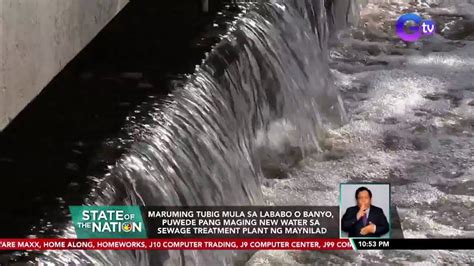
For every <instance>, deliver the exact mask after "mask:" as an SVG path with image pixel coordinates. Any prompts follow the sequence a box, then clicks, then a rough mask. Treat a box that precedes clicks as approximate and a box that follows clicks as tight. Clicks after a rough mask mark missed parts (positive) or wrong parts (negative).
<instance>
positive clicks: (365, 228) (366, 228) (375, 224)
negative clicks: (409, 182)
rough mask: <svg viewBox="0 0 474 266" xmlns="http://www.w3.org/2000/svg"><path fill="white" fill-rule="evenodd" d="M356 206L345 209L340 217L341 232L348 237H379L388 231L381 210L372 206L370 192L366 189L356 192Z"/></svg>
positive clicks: (362, 188)
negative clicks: (345, 233)
mask: <svg viewBox="0 0 474 266" xmlns="http://www.w3.org/2000/svg"><path fill="white" fill-rule="evenodd" d="M355 197H356V200H357V206H353V207H349V208H347V210H346V212H345V213H344V215H343V216H342V222H341V227H342V231H344V232H347V233H348V235H349V237H380V236H382V235H384V234H386V233H387V232H388V231H389V224H388V222H387V217H385V214H384V213H383V210H382V209H381V208H379V207H377V206H374V205H372V192H371V191H370V190H369V189H368V188H366V187H360V188H358V189H357V190H356V193H355Z"/></svg>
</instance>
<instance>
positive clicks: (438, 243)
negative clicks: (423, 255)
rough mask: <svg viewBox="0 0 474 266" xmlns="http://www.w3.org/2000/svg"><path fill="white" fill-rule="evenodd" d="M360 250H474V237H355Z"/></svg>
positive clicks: (354, 240)
mask: <svg viewBox="0 0 474 266" xmlns="http://www.w3.org/2000/svg"><path fill="white" fill-rule="evenodd" d="M352 241H353V243H354V244H355V246H356V248H357V249H358V250H369V249H397V250H409V249H410V250H427V249H445V250H453V249H466V250H474V239H473V238H446V239H439V238H437V239H432V238H423V239H413V238H405V239H374V238H370V239H361V238H353V239H352Z"/></svg>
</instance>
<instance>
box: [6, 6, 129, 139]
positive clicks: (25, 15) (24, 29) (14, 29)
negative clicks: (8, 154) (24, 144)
mask: <svg viewBox="0 0 474 266" xmlns="http://www.w3.org/2000/svg"><path fill="white" fill-rule="evenodd" d="M127 3H128V0H100V1H94V0H0V131H1V130H2V129H3V128H4V127H5V126H6V125H7V124H8V122H9V121H10V120H11V119H13V118H14V117H15V116H16V115H17V114H18V113H19V112H20V111H21V110H22V109H23V108H24V107H25V106H26V105H27V104H28V103H29V102H30V101H31V100H32V99H33V98H34V97H35V96H36V95H38V93H39V92H40V91H41V90H42V89H43V88H44V87H45V86H46V85H47V84H48V83H49V81H51V79H52V78H53V77H54V76H55V75H56V74H57V73H59V72H60V71H61V70H62V69H63V67H64V66H65V65H66V64H67V63H68V62H69V61H70V60H71V59H72V58H73V57H74V56H75V55H76V54H77V53H78V52H79V51H81V49H83V48H84V47H85V46H86V45H87V44H88V43H89V42H90V41H91V40H92V39H93V38H94V37H95V35H96V34H97V33H98V32H99V31H100V30H101V29H102V28H103V27H104V26H105V25H106V24H107V23H108V22H109V21H110V20H111V19H112V18H113V17H114V16H115V15H116V14H117V13H118V12H119V11H120V10H121V9H122V8H123V7H124V6H125V5H126V4H127Z"/></svg>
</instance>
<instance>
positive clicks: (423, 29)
mask: <svg viewBox="0 0 474 266" xmlns="http://www.w3.org/2000/svg"><path fill="white" fill-rule="evenodd" d="M407 24H409V25H407ZM395 29H396V33H397V35H398V36H399V37H400V39H402V40H404V41H407V42H414V41H416V40H418V39H419V38H421V37H422V36H423V35H432V34H433V33H434V32H435V29H436V26H435V23H434V22H433V21H431V20H423V18H422V17H420V16H419V15H417V14H414V13H408V14H405V15H402V16H401V17H400V18H398V20H397V24H396V27H395Z"/></svg>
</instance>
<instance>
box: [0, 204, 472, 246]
mask: <svg viewBox="0 0 474 266" xmlns="http://www.w3.org/2000/svg"><path fill="white" fill-rule="evenodd" d="M70 213H71V218H72V223H73V226H74V229H75V232H76V235H77V239H61V238H54V239H53V238H48V239H34V238H30V239H0V250H62V249H64V250H68V249H71V250H364V249H410V250H414V249H448V250H450V249H471V250H472V249H474V240H473V239H461V238H458V239H453V238H451V239H389V238H370V239H369V238H339V233H340V217H339V208H338V207H335V206H278V207H277V206H245V207H243V206H231V207H229V206H227V207H202V206H199V207H140V206H71V207H70Z"/></svg>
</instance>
